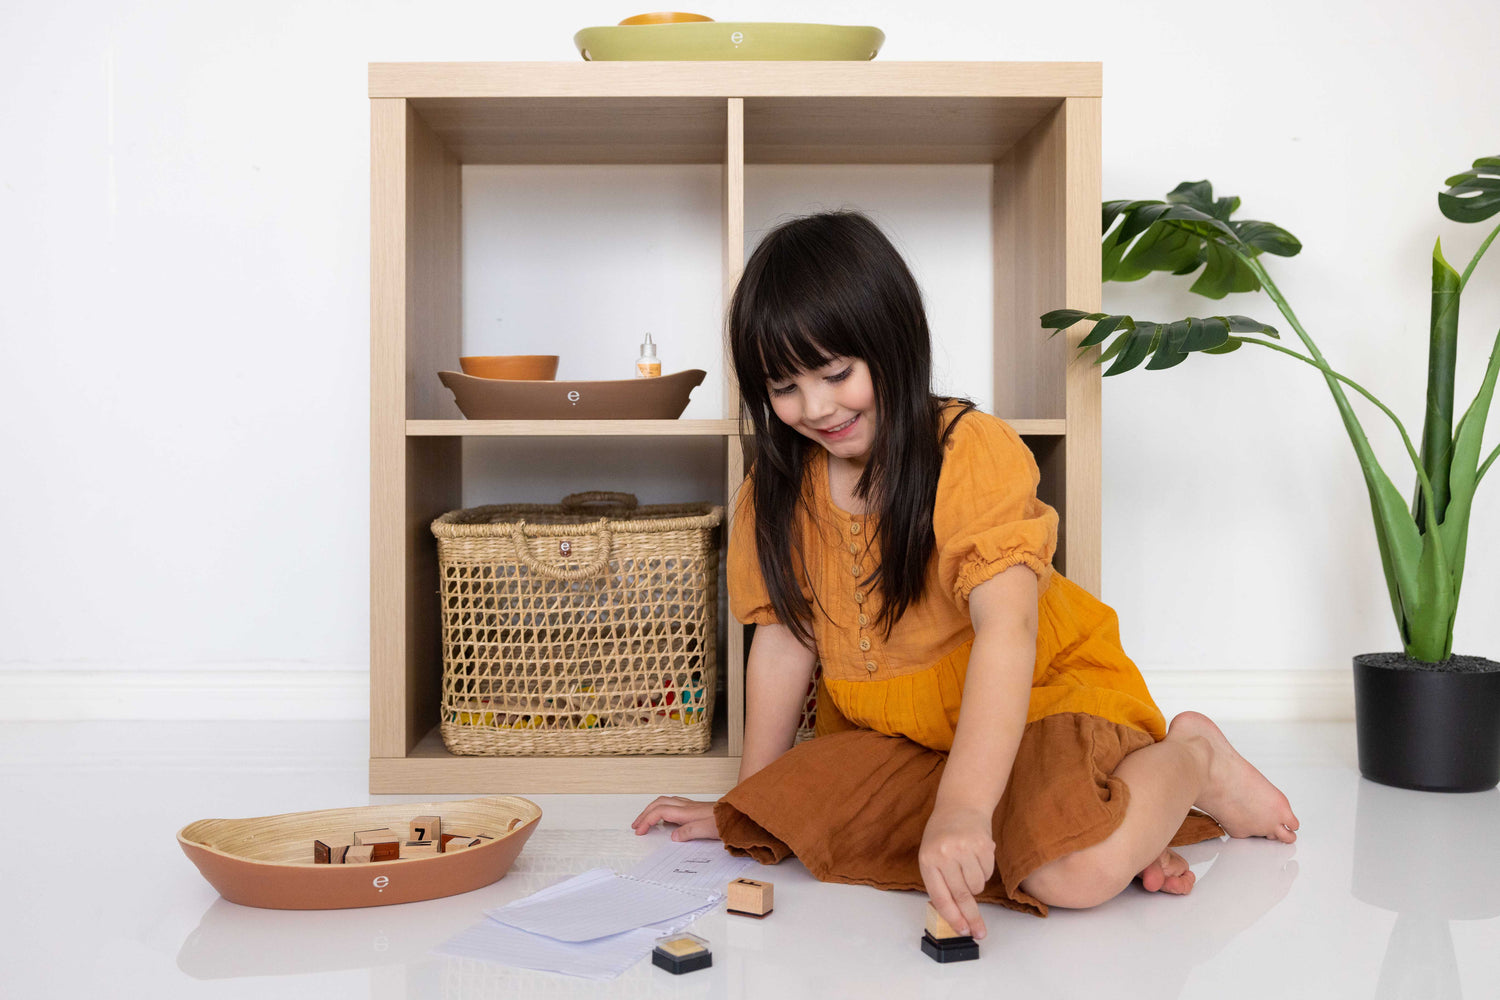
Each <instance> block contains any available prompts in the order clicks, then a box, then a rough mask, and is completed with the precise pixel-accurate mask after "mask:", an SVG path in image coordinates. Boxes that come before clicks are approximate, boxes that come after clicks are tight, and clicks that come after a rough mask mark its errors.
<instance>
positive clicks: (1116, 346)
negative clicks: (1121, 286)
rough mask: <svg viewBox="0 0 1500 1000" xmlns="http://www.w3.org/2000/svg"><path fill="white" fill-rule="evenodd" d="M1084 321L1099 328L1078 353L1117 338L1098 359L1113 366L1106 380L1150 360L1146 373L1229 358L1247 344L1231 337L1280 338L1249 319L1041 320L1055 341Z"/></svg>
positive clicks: (1066, 313) (1055, 314)
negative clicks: (1203, 357) (1192, 358)
mask: <svg viewBox="0 0 1500 1000" xmlns="http://www.w3.org/2000/svg"><path fill="white" fill-rule="evenodd" d="M1084 320H1095V323H1094V328H1093V329H1092V330H1090V331H1089V332H1088V334H1087V335H1086V336H1085V337H1084V338H1083V340H1081V341H1080V342H1079V345H1078V346H1079V349H1080V351H1082V350H1086V349H1088V348H1091V347H1094V346H1096V345H1099V344H1103V343H1105V341H1109V340H1110V338H1111V337H1113V338H1114V339H1113V340H1112V341H1110V342H1109V343H1108V344H1107V345H1106V346H1105V347H1104V349H1103V350H1102V351H1101V352H1100V354H1099V357H1098V358H1097V359H1096V363H1097V364H1103V363H1105V362H1108V361H1114V362H1115V363H1114V364H1113V365H1111V366H1110V368H1109V369H1108V370H1107V371H1105V373H1104V374H1105V375H1119V374H1120V373H1122V372H1128V371H1130V370H1131V369H1132V368H1136V367H1139V366H1140V364H1141V362H1142V361H1144V360H1145V359H1146V357H1147V356H1148V355H1149V356H1150V357H1151V361H1150V363H1149V364H1147V365H1146V368H1147V369H1149V370H1153V371H1160V370H1162V369H1164V368H1171V367H1173V366H1175V365H1179V364H1181V363H1182V362H1183V361H1185V360H1187V356H1188V355H1189V354H1194V353H1202V354H1228V353H1229V352H1230V351H1234V350H1237V349H1238V348H1239V346H1240V344H1241V343H1243V341H1242V340H1241V339H1240V338H1238V337H1233V336H1231V335H1230V334H1231V332H1233V333H1259V334H1265V335H1266V336H1270V337H1277V336H1278V334H1277V333H1276V329H1275V328H1274V327H1271V326H1267V325H1266V324H1265V323H1262V322H1260V321H1259V320H1254V319H1251V318H1250V317H1248V316H1208V317H1204V318H1199V317H1196V316H1190V317H1188V318H1186V319H1181V320H1177V321H1175V322H1172V323H1155V322H1151V321H1147V320H1137V319H1135V318H1134V317H1131V316H1126V315H1123V314H1119V313H1115V314H1105V313H1086V312H1084V311H1083V310H1081V309H1054V310H1053V311H1052V312H1049V313H1047V314H1046V315H1044V316H1043V317H1042V326H1043V327H1044V328H1046V329H1050V330H1052V331H1053V335H1054V336H1055V335H1056V334H1057V333H1060V332H1062V331H1063V330H1066V329H1068V328H1069V327H1071V326H1073V325H1074V324H1075V323H1081V322H1083V321H1084Z"/></svg>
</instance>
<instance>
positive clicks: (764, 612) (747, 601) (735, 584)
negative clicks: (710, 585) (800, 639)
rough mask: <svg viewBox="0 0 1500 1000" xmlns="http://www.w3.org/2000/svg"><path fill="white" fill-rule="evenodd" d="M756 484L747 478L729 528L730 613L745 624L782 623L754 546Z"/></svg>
mask: <svg viewBox="0 0 1500 1000" xmlns="http://www.w3.org/2000/svg"><path fill="white" fill-rule="evenodd" d="M752 493H753V487H752V484H751V481H750V480H749V479H748V478H747V479H746V480H745V482H744V484H743V485H742V486H741V487H740V491H739V497H738V499H737V500H736V502H735V507H734V518H733V521H732V523H731V524H730V528H729V565H728V569H727V571H726V574H725V575H726V577H727V579H728V583H729V613H730V614H731V615H733V616H734V618H735V620H737V621H739V622H741V623H743V624H745V625H775V624H779V622H778V619H777V617H776V609H775V608H773V607H772V606H771V596H770V594H769V593H768V592H767V591H766V583H765V579H764V578H763V577H762V576H761V572H760V556H759V555H758V554H757V551H756V547H755V504H754V502H753V501H752V500H751V496H752Z"/></svg>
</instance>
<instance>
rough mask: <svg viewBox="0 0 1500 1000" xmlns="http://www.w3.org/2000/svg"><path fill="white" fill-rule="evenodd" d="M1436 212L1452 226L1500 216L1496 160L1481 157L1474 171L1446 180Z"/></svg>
mask: <svg viewBox="0 0 1500 1000" xmlns="http://www.w3.org/2000/svg"><path fill="white" fill-rule="evenodd" d="M1446 183H1447V184H1448V190H1446V191H1440V192H1438V209H1439V210H1440V211H1442V213H1443V214H1444V215H1446V216H1447V217H1448V218H1450V219H1452V220H1453V221H1454V222H1483V221H1484V220H1485V219H1488V218H1489V217H1490V216H1492V215H1494V214H1495V213H1496V212H1500V156H1481V157H1480V158H1479V159H1477V160H1475V161H1474V169H1472V170H1465V171H1464V172H1463V173H1461V174H1454V175H1453V176H1452V177H1450V178H1448V180H1447V182H1446Z"/></svg>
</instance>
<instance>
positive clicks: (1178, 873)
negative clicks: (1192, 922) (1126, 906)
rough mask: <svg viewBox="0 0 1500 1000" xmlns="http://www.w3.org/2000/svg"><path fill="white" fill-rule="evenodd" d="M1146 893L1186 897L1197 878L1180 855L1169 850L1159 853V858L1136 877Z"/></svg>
mask: <svg viewBox="0 0 1500 1000" xmlns="http://www.w3.org/2000/svg"><path fill="white" fill-rule="evenodd" d="M1136 878H1138V879H1140V880H1141V885H1142V886H1143V887H1144V888H1145V890H1146V891H1147V892H1170V893H1174V894H1175V895H1178V896H1186V895H1187V894H1188V893H1190V892H1192V891H1193V883H1194V882H1196V881H1197V879H1198V877H1197V876H1196V875H1194V874H1193V870H1192V869H1191V868H1189V867H1188V863H1187V862H1186V861H1185V860H1183V857H1182V855H1181V854H1178V853H1177V852H1176V851H1174V850H1171V849H1170V848H1169V849H1167V850H1165V851H1162V852H1161V857H1159V858H1157V859H1156V860H1155V861H1153V862H1151V863H1150V864H1149V865H1147V866H1146V867H1145V868H1143V869H1141V873H1140V874H1139V875H1137V876H1136Z"/></svg>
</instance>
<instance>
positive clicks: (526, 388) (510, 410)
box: [438, 368, 708, 420]
mask: <svg viewBox="0 0 1500 1000" xmlns="http://www.w3.org/2000/svg"><path fill="white" fill-rule="evenodd" d="M707 375H708V372H706V371H704V370H703V369H701V368H689V369H688V370H687V371H683V372H674V373H673V374H671V375H663V376H661V377H660V378H628V379H619V380H617V381H609V382H540V381H537V382H530V381H520V380H515V379H509V380H502V379H489V378H474V377H472V376H469V375H464V374H461V373H459V372H438V378H440V379H442V380H443V384H444V385H446V386H447V387H448V388H449V389H450V390H452V392H453V398H454V399H455V400H456V401H457V402H458V408H459V410H461V411H462V412H463V415H464V416H466V417H468V418H469V419H470V420H675V419H677V418H678V417H680V416H682V411H683V410H685V409H687V405H688V398H689V397H690V396H691V395H692V393H693V390H694V389H695V388H697V387H698V386H699V385H700V384H701V383H702V382H703V379H704V377H705V376H707Z"/></svg>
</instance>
